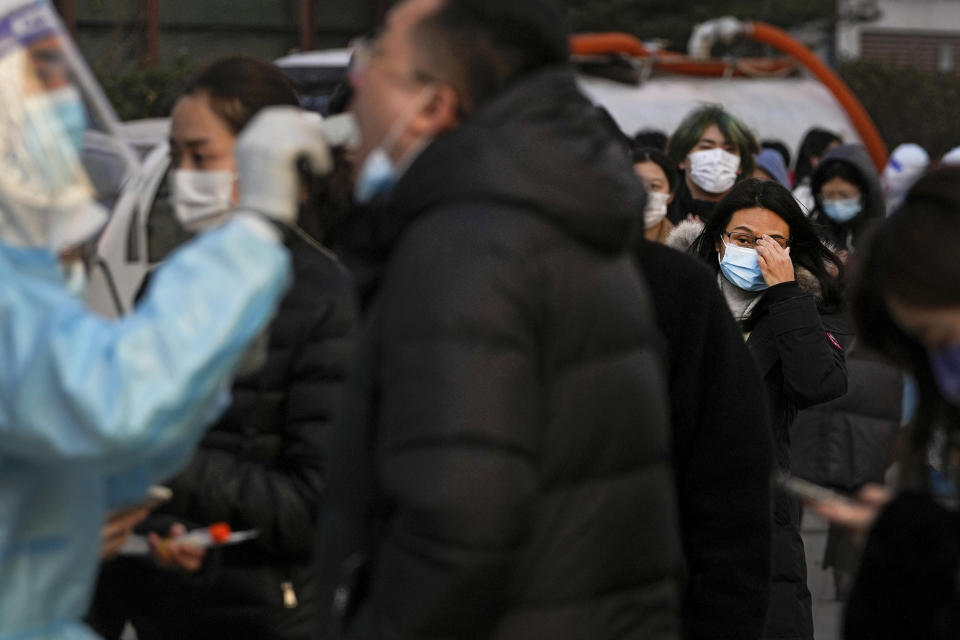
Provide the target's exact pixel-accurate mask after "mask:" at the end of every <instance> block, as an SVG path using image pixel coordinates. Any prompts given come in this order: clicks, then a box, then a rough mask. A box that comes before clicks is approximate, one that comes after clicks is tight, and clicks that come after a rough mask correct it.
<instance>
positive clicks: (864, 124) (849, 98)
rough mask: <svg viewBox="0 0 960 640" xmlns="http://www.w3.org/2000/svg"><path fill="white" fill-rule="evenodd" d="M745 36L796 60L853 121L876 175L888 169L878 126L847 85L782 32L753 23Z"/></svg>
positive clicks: (807, 50)
mask: <svg viewBox="0 0 960 640" xmlns="http://www.w3.org/2000/svg"><path fill="white" fill-rule="evenodd" d="M746 33H747V35H749V36H750V37H752V38H753V39H754V40H756V41H757V42H762V43H764V44H768V45H770V46H772V47H776V48H777V49H779V50H780V51H783V52H784V53H786V54H788V55H789V56H791V57H793V58H795V59H796V60H797V61H798V62H799V63H800V64H802V65H803V66H805V67H806V68H807V69H809V70H810V72H811V73H813V75H815V76H816V77H817V79H818V80H820V82H821V83H823V85H824V86H825V87H827V89H829V90H830V92H831V93H832V94H833V95H834V97H835V98H836V99H837V101H838V102H839V103H840V105H841V106H842V107H843V108H844V109H845V110H846V112H847V114H848V115H849V116H850V120H852V121H853V126H854V127H855V128H856V129H857V133H859V134H860V139H861V140H863V144H864V146H866V148H867V151H868V152H869V153H870V157H871V159H872V160H873V164H874V165H876V167H877V171H882V170H883V168H884V167H885V166H886V165H887V145H886V143H884V141H883V137H881V135H880V132H879V131H877V126H876V125H875V124H874V122H873V119H872V118H871V117H870V114H868V113H867V110H866V109H864V108H863V105H862V104H860V101H859V100H857V98H856V96H854V95H853V92H851V91H850V88H849V87H847V85H846V83H844V81H843V80H841V79H840V77H839V76H837V74H835V73H834V72H833V71H832V70H831V69H830V68H829V67H828V66H827V65H825V64H824V63H823V62H822V61H821V60H820V58H818V57H817V56H816V55H814V53H813V52H812V51H810V50H809V49H807V48H806V47H805V46H803V45H802V44H801V43H799V42H797V41H796V40H794V39H793V38H792V37H791V36H790V35H789V34H787V33H786V32H785V31H783V30H782V29H779V28H777V27H774V26H773V25H769V24H766V23H765V22H752V23H749V24H747V25H746Z"/></svg>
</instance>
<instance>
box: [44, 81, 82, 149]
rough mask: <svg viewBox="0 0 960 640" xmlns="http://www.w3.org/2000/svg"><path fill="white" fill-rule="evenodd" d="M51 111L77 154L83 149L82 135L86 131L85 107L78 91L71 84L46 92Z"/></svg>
mask: <svg viewBox="0 0 960 640" xmlns="http://www.w3.org/2000/svg"><path fill="white" fill-rule="evenodd" d="M47 97H48V98H49V99H50V101H51V103H52V105H53V112H54V114H55V115H56V117H57V119H58V120H59V121H60V124H61V125H63V129H64V132H65V133H66V134H67V138H68V139H69V140H70V143H71V144H72V145H73V148H74V149H76V151H77V153H78V154H79V153H80V152H81V151H82V150H83V136H84V135H85V134H86V131H87V128H88V127H87V109H86V107H84V105H83V98H81V97H80V92H79V91H77V89H76V88H75V87H74V86H73V85H67V86H66V87H64V88H62V89H57V90H56V91H50V92H48V93H47Z"/></svg>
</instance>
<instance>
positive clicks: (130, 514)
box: [100, 509, 150, 560]
mask: <svg viewBox="0 0 960 640" xmlns="http://www.w3.org/2000/svg"><path fill="white" fill-rule="evenodd" d="M149 514H150V511H149V510H148V509H135V510H133V511H123V512H120V513H118V514H117V515H115V516H113V517H112V518H110V519H109V520H107V521H106V522H105V523H104V525H103V527H101V528H100V559H101V560H110V559H111V558H113V557H114V556H115V555H117V552H118V551H120V547H122V546H123V543H124V542H126V541H127V538H129V537H130V534H132V533H133V529H134V527H136V526H137V525H138V524H140V523H141V522H143V520H144V518H146V517H147V516H148V515H149Z"/></svg>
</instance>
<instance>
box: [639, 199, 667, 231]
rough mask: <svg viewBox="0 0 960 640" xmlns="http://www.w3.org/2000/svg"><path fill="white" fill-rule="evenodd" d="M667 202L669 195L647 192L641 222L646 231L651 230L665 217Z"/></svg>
mask: <svg viewBox="0 0 960 640" xmlns="http://www.w3.org/2000/svg"><path fill="white" fill-rule="evenodd" d="M669 200H670V194H669V193H657V192H655V191H648V192H647V206H646V208H645V209H644V210H643V222H644V226H645V227H646V228H647V229H652V228H653V227H655V226H657V225H658V224H660V221H661V220H663V219H664V218H666V217H667V204H668V203H669Z"/></svg>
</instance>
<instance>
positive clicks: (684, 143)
mask: <svg viewBox="0 0 960 640" xmlns="http://www.w3.org/2000/svg"><path fill="white" fill-rule="evenodd" d="M758 148H759V146H758V145H757V140H756V138H754V136H753V133H751V132H750V130H749V129H748V128H747V127H746V125H744V124H743V123H742V122H741V121H740V120H738V119H737V118H736V117H734V116H733V115H731V114H730V113H729V112H727V111H725V110H724V108H723V107H722V106H721V105H717V104H708V105H704V106H702V107H700V108H698V109H695V110H694V111H692V112H690V113H689V114H688V115H687V117H686V118H684V119H683V122H681V123H680V126H678V127H677V130H676V131H674V133H673V135H672V136H671V137H670V140H669V142H668V143H667V155H668V156H669V157H670V160H671V161H672V162H675V163H676V164H677V167H679V168H680V170H681V171H682V172H683V176H684V180H683V182H682V183H681V185H680V189H679V190H678V192H677V197H676V198H675V199H674V201H673V203H672V205H671V207H670V212H669V214H668V217H669V218H670V220H671V222H673V223H674V224H678V223H680V222H681V221H683V220H685V219H688V218H691V217H692V218H694V219H697V218H699V220H700V221H701V222H706V221H707V220H709V218H710V216H711V215H712V213H713V208H714V205H715V204H716V203H717V202H718V201H720V200H721V199H723V197H724V196H725V195H727V193H729V192H730V190H731V189H732V188H733V185H734V184H736V183H737V181H738V180H739V179H740V178H741V177H750V176H752V175H753V170H754V160H753V158H754V156H755V155H756V154H757V151H758Z"/></svg>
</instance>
